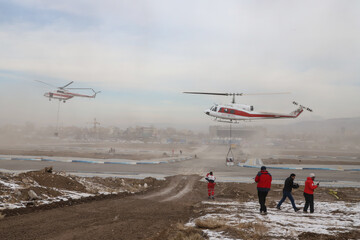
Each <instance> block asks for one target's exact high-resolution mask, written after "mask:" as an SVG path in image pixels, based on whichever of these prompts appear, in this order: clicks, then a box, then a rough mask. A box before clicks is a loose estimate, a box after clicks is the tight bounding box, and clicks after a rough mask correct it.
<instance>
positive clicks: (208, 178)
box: [205, 172, 216, 200]
mask: <svg viewBox="0 0 360 240" xmlns="http://www.w3.org/2000/svg"><path fill="white" fill-rule="evenodd" d="M205 179H206V181H208V196H209V197H208V198H209V199H210V198H212V199H213V200H215V197H214V193H215V192H214V191H215V185H216V183H215V179H216V178H215V176H214V175H213V172H210V173H208V174H206V177H205Z"/></svg>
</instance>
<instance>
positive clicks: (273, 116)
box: [219, 108, 295, 118]
mask: <svg viewBox="0 0 360 240" xmlns="http://www.w3.org/2000/svg"><path fill="white" fill-rule="evenodd" d="M226 109H227V110H228V111H227V112H225V111H224V108H220V110H219V112H220V113H226V114H231V115H235V116H241V117H269V118H282V117H286V118H294V117H295V116H292V115H275V114H251V113H248V112H244V111H240V110H236V109H231V108H226ZM231 111H233V113H231Z"/></svg>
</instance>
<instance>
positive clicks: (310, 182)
mask: <svg viewBox="0 0 360 240" xmlns="http://www.w3.org/2000/svg"><path fill="white" fill-rule="evenodd" d="M314 179H315V174H314V173H310V176H309V177H308V178H307V180H306V181H305V188H304V197H305V206H304V212H305V213H307V210H308V207H309V205H310V213H313V212H314V189H316V188H317V187H318V186H319V183H318V184H316V185H314Z"/></svg>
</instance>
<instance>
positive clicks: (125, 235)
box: [0, 176, 205, 240]
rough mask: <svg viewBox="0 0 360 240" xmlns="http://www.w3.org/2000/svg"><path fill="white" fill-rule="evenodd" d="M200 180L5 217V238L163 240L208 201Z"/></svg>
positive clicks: (178, 180) (0, 226) (0, 232)
mask: <svg viewBox="0 0 360 240" xmlns="http://www.w3.org/2000/svg"><path fill="white" fill-rule="evenodd" d="M198 180H199V176H175V177H171V178H169V179H168V181H166V182H163V183H162V185H160V186H157V187H155V188H154V189H153V190H151V191H149V192H147V193H145V194H140V195H132V196H123V197H116V198H112V199H105V200H99V201H92V202H89V203H83V204H78V205H75V206H67V207H63V208H55V209H51V210H45V211H34V212H32V213H29V214H24V215H19V216H11V217H6V218H4V219H2V220H0V239H2V240H5V239H27V240H28V239H164V237H165V235H167V234H168V233H167V232H168V229H171V227H172V226H174V225H176V224H177V223H178V222H186V221H188V220H189V218H190V216H192V215H193V211H192V206H193V205H194V204H196V203H197V202H199V201H201V200H202V199H204V193H203V192H204V188H203V187H204V186H202V185H203V184H205V183H200V182H199V181H198ZM195 183H196V184H195ZM165 238H166V237H165Z"/></svg>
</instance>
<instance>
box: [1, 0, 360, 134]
mask: <svg viewBox="0 0 360 240" xmlns="http://www.w3.org/2000/svg"><path fill="white" fill-rule="evenodd" d="M359 11H360V2H359V1H352V0H348V1H341V0H337V1H332V0H326V1H325V0H323V1H321V0H320V1H275V0H274V1H266V0H263V1H256V0H242V1H241V0H234V1H232V0H227V1H215V0H195V1H194V0H192V1H188V0H181V1H179V0H174V1H166V0H162V1H161V0H151V1H150V0H149V1H146V0H144V1H140V0H131V1H130V0H128V1H122V0H104V1H92V0H86V1H85V0H71V1H69V0H63V1H46V0H0V53H1V54H0V110H1V115H0V125H3V124H9V123H15V124H22V123H25V122H34V123H36V124H37V125H39V126H47V125H54V123H55V122H56V114H57V110H58V104H59V103H58V101H48V100H47V99H46V98H45V97H44V96H43V94H44V93H45V92H47V91H52V90H54V88H51V87H49V86H47V85H44V84H41V83H39V82H36V81H34V80H40V81H44V82H47V83H49V84H52V85H54V86H63V85H65V84H67V83H68V82H70V81H74V83H73V84H72V86H73V87H82V88H85V87H91V88H94V89H95V90H97V91H101V93H100V94H99V95H98V96H97V97H96V99H81V98H76V99H75V98H74V99H71V100H69V101H68V102H67V103H65V104H61V105H60V115H59V116H60V120H59V121H60V123H61V124H62V125H64V126H68V125H77V126H89V124H90V122H92V121H93V119H94V118H96V119H97V120H98V121H99V122H100V123H101V124H102V125H103V126H118V127H127V126H135V125H154V126H158V127H164V128H165V127H178V128H189V129H192V130H206V129H207V128H208V126H209V125H213V124H214V122H213V121H212V120H211V119H210V118H209V117H207V116H206V115H205V114H204V109H206V108H209V107H210V106H211V105H213V104H214V103H227V102H230V101H231V99H230V98H226V97H214V96H201V95H200V96H196V95H186V94H182V92H183V91H211V92H239V93H242V92H244V93H256V92H291V94H289V95H274V96H273V95H272V96H248V97H239V98H237V102H238V103H243V104H249V105H254V107H255V110H259V111H270V112H284V113H289V112H291V111H293V110H294V109H295V107H294V106H293V105H292V101H293V100H295V101H297V102H299V103H301V104H303V105H305V106H307V107H310V108H312V109H313V110H314V112H313V113H308V112H306V113H304V114H303V115H302V116H300V118H298V119H296V120H291V121H292V122H294V121H305V120H314V119H329V118H343V117H360V108H359V107H358V106H359V105H360V96H359V92H360V91H359V90H360V68H359V65H360V64H359V63H360V15H359V14H358V13H359ZM271 121H272V122H275V121H276V122H277V123H280V124H285V123H287V121H286V120H271ZM271 121H270V122H271ZM262 123H265V122H264V121H263V122H262Z"/></svg>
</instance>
